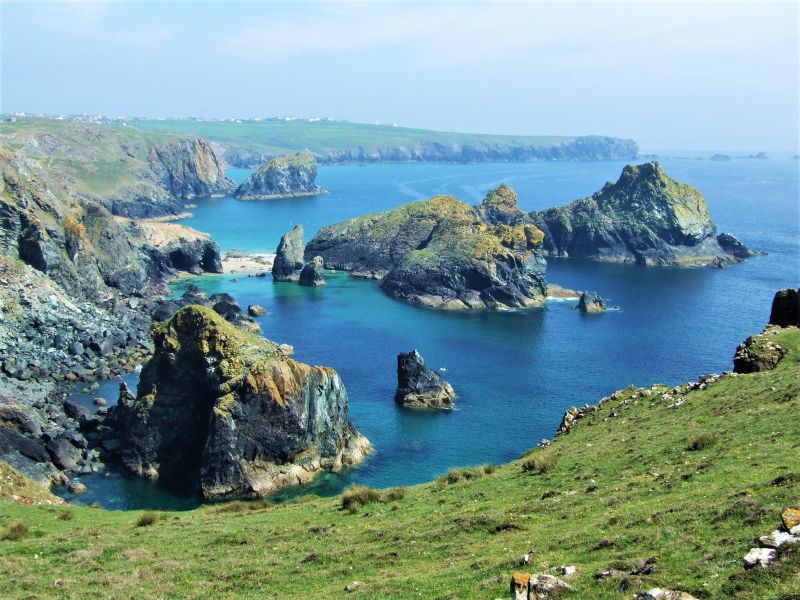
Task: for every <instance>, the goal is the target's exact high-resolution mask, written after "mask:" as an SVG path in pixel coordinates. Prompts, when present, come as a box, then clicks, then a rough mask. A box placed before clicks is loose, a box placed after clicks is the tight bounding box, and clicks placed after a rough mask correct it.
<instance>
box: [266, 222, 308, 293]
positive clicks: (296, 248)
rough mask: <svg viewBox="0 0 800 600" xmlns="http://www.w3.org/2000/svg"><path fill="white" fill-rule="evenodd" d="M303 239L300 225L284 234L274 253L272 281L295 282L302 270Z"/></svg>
mask: <svg viewBox="0 0 800 600" xmlns="http://www.w3.org/2000/svg"><path fill="white" fill-rule="evenodd" d="M304 248H305V239H304V237H303V227H302V225H295V226H294V229H292V230H291V231H289V232H287V233H284V234H283V235H282V236H281V241H280V242H279V243H278V249H277V250H276V251H275V262H273V263H272V279H274V280H275V281H297V280H298V279H300V271H301V270H302V269H303V265H304V262H303V250H304Z"/></svg>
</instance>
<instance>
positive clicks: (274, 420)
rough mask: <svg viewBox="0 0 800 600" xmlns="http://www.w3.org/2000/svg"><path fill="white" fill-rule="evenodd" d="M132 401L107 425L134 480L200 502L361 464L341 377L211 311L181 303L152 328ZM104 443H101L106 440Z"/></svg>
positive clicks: (122, 402) (364, 445)
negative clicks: (150, 347) (154, 482)
mask: <svg viewBox="0 0 800 600" xmlns="http://www.w3.org/2000/svg"><path fill="white" fill-rule="evenodd" d="M153 339H154V343H155V347H156V350H155V354H154V355H153V358H152V359H151V360H150V361H149V362H148V363H147V364H146V365H145V367H144V368H143V369H142V375H141V380H140V383H139V389H138V393H137V396H136V397H135V398H134V397H133V396H132V395H130V393H129V392H126V391H125V390H123V391H122V393H121V395H120V399H119V404H118V405H117V407H115V408H114V409H113V410H112V412H111V415H110V416H109V418H108V420H107V424H108V425H109V427H110V428H111V431H112V432H113V435H114V436H115V437H116V439H117V440H118V441H119V444H118V447H117V449H116V450H113V451H112V452H111V453H110V454H111V455H112V456H113V457H116V458H117V459H119V460H120V461H121V462H122V464H123V465H124V466H125V467H126V468H127V469H128V470H129V471H130V472H131V473H133V474H135V475H137V476H140V477H149V478H154V479H158V480H159V481H160V482H162V483H164V484H166V485H170V486H175V487H181V488H185V487H188V488H190V489H194V490H196V491H198V492H199V493H200V494H202V496H203V497H205V498H222V497H226V496H248V495H264V494H268V493H271V492H273V491H275V490H276V489H279V488H281V487H284V486H288V485H296V484H298V483H303V482H306V481H309V480H310V479H312V478H313V477H314V476H315V475H316V474H317V473H318V472H320V471H321V470H324V469H329V470H334V471H335V470H338V469H341V468H342V467H344V466H347V465H353V464H356V463H358V462H360V461H361V460H362V459H363V457H364V456H365V454H366V453H367V452H368V451H369V442H368V441H367V440H366V438H364V437H363V436H362V435H361V434H359V433H358V431H356V429H355V428H354V427H353V426H352V425H351V424H350V422H349V420H348V417H347V413H348V403H347V392H346V390H345V388H344V385H343V384H342V381H341V379H340V378H339V376H338V374H337V373H336V372H335V371H334V370H333V369H330V368H327V367H312V366H309V365H305V364H302V363H299V362H297V361H294V360H292V359H291V358H290V357H289V356H288V354H287V353H286V351H285V350H283V349H282V347H279V346H278V345H276V344H274V343H272V342H269V341H267V340H264V339H263V338H260V337H258V336H255V335H252V334H249V333H246V332H244V331H242V330H240V329H237V328H235V327H233V326H231V325H230V324H228V323H227V322H225V320H224V319H223V318H222V317H221V316H219V315H218V314H216V313H215V312H214V311H213V310H211V309H209V308H206V307H200V306H187V307H185V308H183V309H181V310H180V311H178V312H177V313H176V314H175V316H174V317H172V319H170V320H169V321H167V322H164V323H162V324H160V325H158V326H155V327H154V329H153ZM107 446H108V444H107Z"/></svg>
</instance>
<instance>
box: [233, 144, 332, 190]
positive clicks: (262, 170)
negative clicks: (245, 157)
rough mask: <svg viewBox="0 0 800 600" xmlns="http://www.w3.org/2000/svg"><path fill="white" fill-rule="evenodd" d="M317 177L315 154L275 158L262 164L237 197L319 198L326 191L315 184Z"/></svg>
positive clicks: (301, 153)
mask: <svg viewBox="0 0 800 600" xmlns="http://www.w3.org/2000/svg"><path fill="white" fill-rule="evenodd" d="M316 178H317V161H316V160H315V159H314V155H313V154H311V153H310V152H299V153H297V154H295V155H294V156H280V157H278V158H273V159H272V160H270V161H269V162H267V163H265V164H263V165H261V166H260V167H259V168H258V169H257V170H256V172H255V173H253V174H252V175H250V177H248V178H247V180H245V182H244V183H242V185H240V186H239V187H238V188H236V191H235V192H234V194H233V195H234V196H236V197H237V198H239V199H240V200H266V199H269V198H287V197H294V196H316V195H317V194H322V193H323V192H324V191H325V190H323V189H322V188H321V187H319V186H318V185H317V184H316V183H314V181H315V180H316Z"/></svg>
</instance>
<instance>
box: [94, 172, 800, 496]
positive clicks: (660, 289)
mask: <svg viewBox="0 0 800 600" xmlns="http://www.w3.org/2000/svg"><path fill="white" fill-rule="evenodd" d="M662 164H664V166H665V168H666V170H667V172H668V173H669V174H670V175H671V176H673V177H675V178H676V179H679V180H682V181H686V182H688V183H690V184H692V185H694V186H696V187H698V188H699V189H700V190H702V191H703V192H704V194H705V196H706V199H707V201H708V204H709V208H710V211H711V214H712V217H713V218H714V220H715V221H716V222H717V224H718V225H719V226H720V229H721V230H723V231H730V232H732V233H734V234H735V235H737V236H739V237H740V238H741V239H742V240H743V241H745V243H747V244H748V245H750V246H752V247H755V248H757V249H759V250H763V251H767V252H769V254H768V255H767V256H761V257H756V258H754V259H751V260H749V261H748V262H746V263H744V264H741V265H736V266H733V267H731V268H728V269H724V270H715V269H679V268H657V267H649V268H647V267H637V266H622V265H604V264H596V263H588V262H581V261H564V260H550V261H549V264H548V279H549V280H550V281H551V282H555V283H559V284H561V285H564V286H566V287H571V288H575V289H591V290H597V291H598V292H600V294H601V295H603V296H604V297H606V298H608V299H609V300H610V302H611V303H612V304H618V305H619V306H620V307H621V309H620V310H618V311H611V312H608V313H605V314H602V315H591V316H587V315H583V314H580V313H578V312H577V311H575V310H573V303H571V302H550V303H548V304H547V305H546V306H545V307H543V308H538V309H531V310H526V311H519V312H504V313H491V312H476V313H450V312H440V311H433V310H429V309H423V308H416V307H413V306H409V305H407V304H404V303H401V302H398V301H395V300H392V299H390V298H388V297H386V296H385V295H384V294H383V293H382V292H381V291H380V289H379V288H378V286H377V284H375V283H374V282H370V281H361V280H355V279H350V278H349V277H348V276H347V275H346V274H344V273H336V274H331V275H330V276H329V279H328V282H329V283H328V285H327V286H326V287H324V288H321V289H311V288H304V287H300V286H298V285H295V284H292V283H274V282H272V281H271V280H270V279H269V278H266V279H261V278H247V277H241V276H239V277H237V276H206V277H200V278H197V279H195V280H194V283H199V284H200V285H201V286H202V287H204V288H205V289H207V290H208V291H209V292H210V293H213V292H218V291H226V292H230V293H232V294H233V295H234V296H235V297H236V298H237V299H238V300H239V302H240V303H241V304H242V305H243V306H246V305H247V304H251V303H257V304H261V305H263V306H265V307H266V308H267V309H268V311H269V312H268V314H267V315H265V316H263V317H260V318H259V319H258V321H259V323H260V325H261V327H262V330H263V332H264V335H265V336H267V337H269V338H270V339H273V340H276V341H279V342H285V343H289V344H292V345H293V346H294V347H295V357H296V358H297V359H298V360H301V361H304V362H309V363H314V364H324V365H330V366H332V367H334V368H335V369H337V370H338V371H339V373H340V374H341V376H342V378H343V380H344V382H345V385H346V386H347V389H348V392H349V395H350V412H351V420H352V421H353V423H354V424H355V425H356V426H357V427H358V428H359V429H360V430H361V431H362V433H364V434H365V435H366V436H367V437H368V438H369V439H370V440H371V441H372V442H373V444H374V446H375V448H376V451H375V453H374V454H373V455H372V456H371V457H370V458H369V459H368V460H367V461H366V462H365V463H364V464H363V465H362V466H361V467H359V468H357V469H355V470H353V471H350V472H348V473H344V474H340V475H328V476H325V477H323V478H322V479H321V480H319V481H318V482H317V483H316V484H314V485H312V486H308V487H306V488H303V489H302V490H301V492H302V493H306V492H309V491H311V492H314V493H320V494H331V493H336V492H338V491H340V490H341V489H342V487H343V486H345V485H347V484H349V483H350V482H354V481H355V482H359V483H363V484H367V485H371V486H373V487H386V486H393V485H408V484H414V483H419V482H423V481H427V480H430V479H432V478H434V477H435V476H437V475H439V474H441V473H442V472H444V471H446V470H447V469H448V468H450V467H453V466H456V465H474V464H480V463H486V462H495V463H499V462H504V461H507V460H510V459H513V458H515V457H518V456H519V455H520V454H521V453H522V452H523V451H524V450H526V449H527V448H530V447H531V446H534V445H536V444H537V443H538V442H539V440H540V439H541V438H544V437H552V434H553V431H554V429H555V428H556V426H557V425H558V422H559V420H560V418H561V415H562V414H563V412H564V410H565V409H566V408H568V407H569V406H572V405H576V404H584V403H586V402H589V403H592V402H596V401H597V400H598V399H599V398H601V397H602V396H604V395H607V394H609V393H611V392H613V391H614V390H616V389H619V388H622V387H625V386H627V385H630V384H633V385H650V384H651V383H653V382H663V383H667V384H671V385H672V384H677V383H681V382H683V381H686V380H690V379H694V378H696V377H697V376H698V375H700V374H703V373H708V372H720V371H722V370H725V369H729V368H730V366H731V358H732V355H733V351H734V348H735V346H736V344H737V343H739V342H740V341H741V340H742V339H744V338H745V337H746V336H747V335H750V334H752V333H754V332H756V331H758V330H760V329H761V328H762V327H763V325H764V323H765V321H766V319H767V316H768V314H769V306H770V302H771V298H772V295H773V293H774V291H775V290H776V289H778V288H780V287H787V286H797V285H798V283H800V249H798V240H800V235H798V233H799V232H798V229H799V228H800V224H799V223H798V172H797V169H798V162H797V161H791V160H788V159H783V160H781V159H773V160H766V161H747V160H738V161H731V162H729V163H721V162H710V161H707V160H703V161H697V160H664V161H662ZM623 166H624V164H623V163H614V162H597V163H577V162H576V163H528V164H499V165H498V164H477V165H427V164H407V165H406V164H404V165H370V166H366V167H360V166H336V167H322V168H320V174H319V178H318V179H319V183H320V184H321V185H323V186H324V187H325V188H327V189H328V190H330V193H329V194H326V195H324V196H320V197H316V198H301V199H293V200H286V201H283V200H271V201H265V202H238V201H236V200H233V199H230V198H228V199H221V200H209V201H202V202H200V203H198V204H199V205H198V207H197V209H194V213H195V215H194V217H193V218H191V219H187V220H186V221H185V223H186V224H189V225H192V226H194V227H196V228H198V229H201V230H203V231H207V232H209V233H211V234H212V235H213V236H214V238H215V239H216V240H218V241H219V243H220V245H221V246H222V247H223V248H238V249H241V250H248V251H262V252H263V251H273V250H274V247H275V246H276V245H277V242H278V239H279V237H280V235H281V233H282V232H283V231H285V230H286V229H287V228H289V227H290V226H291V225H293V224H294V223H298V222H299V223H302V224H303V225H304V226H305V227H306V231H307V233H308V234H309V235H308V236H307V237H310V234H312V233H313V232H314V231H316V229H318V228H319V227H320V226H321V225H324V224H327V223H332V222H336V221H338V220H341V219H344V218H348V217H351V216H355V215H358V214H363V213H365V212H370V211H374V210H382V209H386V208H390V207H392V206H395V205H397V204H401V203H404V202H407V201H409V200H412V199H417V198H424V197H428V196H430V195H432V194H436V193H450V194H454V195H456V196H459V197H461V198H462V199H464V200H467V201H472V202H477V201H479V200H480V199H481V198H482V197H483V194H484V193H485V191H486V190H487V189H488V188H490V187H492V186H494V185H496V184H498V183H500V182H502V181H507V182H509V183H510V184H511V185H512V186H514V187H515V189H517V191H518V193H519V195H520V203H521V205H522V206H523V208H525V209H535V208H543V207H547V206H552V205H557V204H562V203H565V202H567V201H569V200H571V199H574V198H576V197H579V196H583V195H587V194H590V193H592V192H593V191H595V190H596V189H598V188H599V187H600V186H601V185H602V184H603V183H604V182H605V181H606V180H615V179H616V178H617V176H618V175H619V172H620V171H621V169H622V167H623ZM246 173H247V171H237V172H235V173H234V176H235V177H238V178H241V177H243V176H245V175H246ZM187 284H188V281H187V280H183V281H181V283H180V284H178V285H175V286H173V289H174V292H175V293H178V294H179V293H181V291H182V289H183V287H185V285H187ZM411 348H418V349H419V350H420V352H421V353H422V355H423V356H424V357H425V359H426V361H427V363H428V365H429V366H431V367H433V368H437V369H438V368H439V367H444V368H446V369H447V371H446V373H445V376H446V378H447V379H448V380H449V381H450V383H452V385H453V386H454V387H455V389H456V391H457V393H458V398H457V406H458V408H457V410H456V411H454V412H452V413H447V414H436V413H433V414H427V413H417V412H409V411H405V410H400V409H398V407H397V406H396V405H395V403H394V401H393V394H394V388H395V384H396V371H395V369H396V366H395V365H396V363H395V360H396V355H397V353H399V352H402V351H408V350H410V349H411ZM113 385H114V386H115V385H116V384H113ZM111 391H112V392H113V395H115V387H114V388H112V389H111ZM109 395H112V394H109ZM112 397H113V396H112ZM86 483H87V484H88V485H89V487H90V492H89V494H88V495H87V496H85V497H84V498H82V499H81V501H84V502H88V501H95V500H99V501H100V502H103V503H104V505H107V506H109V507H118V508H131V507H136V506H140V505H142V504H144V503H149V504H150V505H151V506H152V505H153V503H154V502H156V503H162V504H164V505H166V506H170V507H179V505H175V504H171V503H172V502H173V501H175V502H178V499H170V498H168V497H166V498H165V497H164V496H159V497H157V498H155V499H154V496H153V495H151V494H150V492H148V488H143V487H142V486H141V485H140V484H139V483H136V484H135V487H134V483H131V482H129V481H127V480H120V478H118V477H116V478H115V477H114V476H110V477H103V476H102V475H100V476H94V477H93V478H91V480H89V481H87V482H86ZM95 483H96V484H97V486H96V489H94V490H93V485H94V484H95ZM292 493H297V492H291V493H288V494H286V495H291V494H292ZM180 502H184V503H185V502H187V501H186V500H185V499H183V500H180Z"/></svg>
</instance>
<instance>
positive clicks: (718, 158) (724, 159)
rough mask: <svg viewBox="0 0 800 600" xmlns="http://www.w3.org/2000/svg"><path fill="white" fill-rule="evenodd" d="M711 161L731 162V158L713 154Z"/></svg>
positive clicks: (725, 155)
mask: <svg viewBox="0 0 800 600" xmlns="http://www.w3.org/2000/svg"><path fill="white" fill-rule="evenodd" d="M711 160H715V161H728V160H731V157H730V156H728V155H727V154H714V155H713V156H712V157H711Z"/></svg>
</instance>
